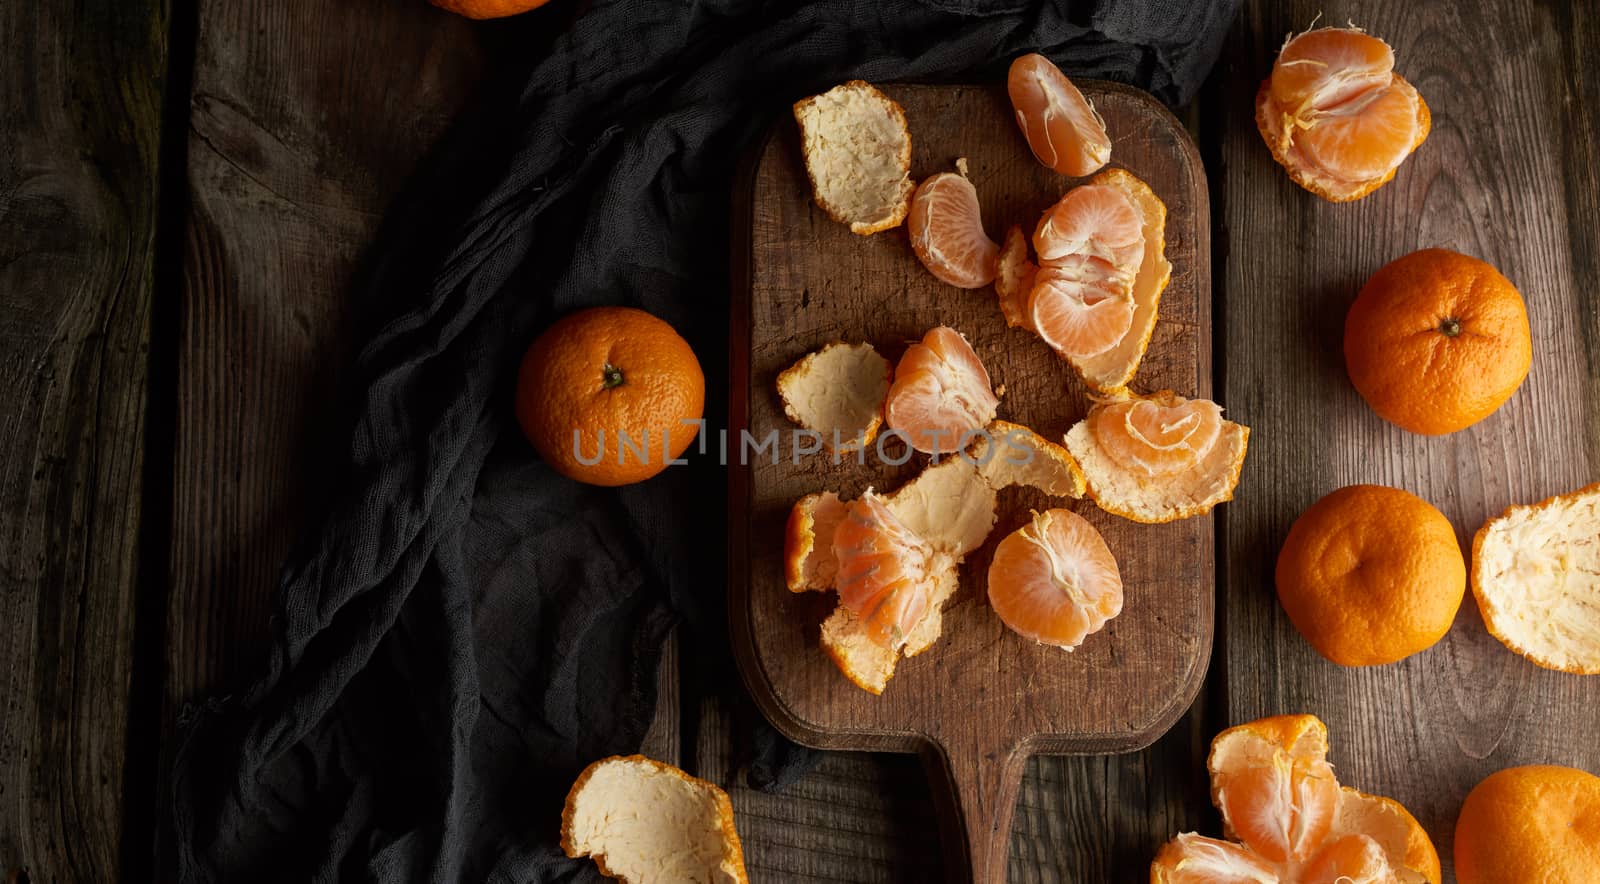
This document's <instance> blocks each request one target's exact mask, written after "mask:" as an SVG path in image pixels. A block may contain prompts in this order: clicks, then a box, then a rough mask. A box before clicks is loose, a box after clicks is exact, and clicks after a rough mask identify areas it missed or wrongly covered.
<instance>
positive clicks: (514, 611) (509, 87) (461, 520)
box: [168, 0, 1236, 882]
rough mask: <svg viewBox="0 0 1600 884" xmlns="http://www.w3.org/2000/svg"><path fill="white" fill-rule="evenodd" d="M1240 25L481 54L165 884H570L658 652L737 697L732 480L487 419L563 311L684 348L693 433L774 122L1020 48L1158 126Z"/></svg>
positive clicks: (1210, 13)
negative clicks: (566, 830) (689, 357)
mask: <svg viewBox="0 0 1600 884" xmlns="http://www.w3.org/2000/svg"><path fill="white" fill-rule="evenodd" d="M1235 5H1236V0H1225V2H1219V3H1216V4H1213V5H1208V4H1205V3H1189V2H1185V0H1093V2H1089V0H1085V2H1077V3H1048V2H1044V3H1039V2H1026V0H1010V2H1000V3H980V2H976V0H921V2H919V0H860V2H812V3H798V2H755V0H698V2H687V0H685V2H660V0H596V2H594V3H592V4H590V5H588V6H587V7H584V8H579V9H578V10H577V13H578V14H577V16H576V18H574V19H573V21H572V22H571V24H570V27H568V29H567V30H566V32H565V33H563V34H562V35H560V36H559V37H556V38H555V39H554V40H552V41H548V46H547V47H535V48H529V47H519V46H517V45H515V44H514V43H513V44H510V45H502V47H501V49H502V51H503V52H508V53H511V54H512V55H513V56H515V55H516V54H517V53H518V52H521V53H523V55H522V56H521V58H522V59H523V61H522V62H521V66H522V70H521V79H517V80H516V81H515V82H514V83H510V84H507V83H505V82H504V79H505V78H501V82H500V83H499V85H498V92H496V91H495V90H494V88H493V87H491V89H490V92H491V94H492V95H495V96H498V97H496V98H490V99H487V100H485V102H483V103H482V104H480V105H479V106H478V107H477V109H476V111H475V112H473V113H472V114H469V115H468V119H467V120H465V121H464V122H463V123H462V124H461V125H460V126H459V127H458V129H457V131H456V132H455V134H454V135H453V136H452V137H450V138H448V139H447V140H446V144H445V146H444V147H443V148H442V149H441V151H440V152H439V154H438V155H437V156H436V157H434V158H433V159H432V160H431V161H430V162H429V163H427V164H426V167H425V168H424V170H423V171H422V172H421V173H419V176H418V181H417V184H416V186H415V188H414V190H413V194H412V196H411V197H410V198H409V199H408V200H406V201H403V202H402V203H401V204H400V205H399V206H397V207H396V208H395V210H394V211H393V212H392V213H391V216H390V219H389V221H388V222H387V223H386V225H385V230H384V232H383V235H382V237H381V238H380V247H379V249H378V251H377V253H376V257H375V260H374V262H373V264H372V270H371V272H370V274H368V277H367V280H366V282H365V284H364V285H363V286H361V294H362V296H363V297H364V299H365V300H364V302H363V309H364V310H366V312H367V313H368V315H369V316H370V317H371V319H370V323H371V329H370V332H369V334H368V336H367V338H366V344H365V346H364V347H363V349H362V350H361V351H360V353H359V356H358V358H357V359H356V363H355V368H354V372H353V374H354V378H355V384H354V387H353V389H352V391H351V393H350V399H349V409H350V410H349V413H350V414H352V415H353V417H354V420H353V425H352V426H351V427H350V429H349V432H348V435H347V437H345V438H344V439H343V441H342V442H341V443H340V444H339V445H337V446H333V449H334V450H331V451H330V452H329V453H328V457H329V459H330V468H329V470H328V475H329V476H330V479H329V481H328V484H327V489H326V490H327V494H326V496H327V500H328V503H327V506H326V508H325V509H324V511H322V512H321V513H319V514H318V515H317V517H316V518H315V519H313V520H312V523H311V524H310V525H308V531H307V533H306V535H305V538H304V540H303V541H302V542H301V544H300V545H299V546H298V548H297V549H296V551H295V552H294V553H293V554H292V556H291V558H290V560H289V561H288V563H287V564H286V565H285V568H284V571H283V576H282V581H281V586H280V589H279V592H278V597H277V610H276V613H275V615H274V622H273V631H272V643H271V652H270V660H269V662H268V664H267V667H266V671H265V673H264V674H263V676H262V677H261V678H260V679H259V680H258V681H257V682H256V683H255V684H254V685H253V686H251V687H249V688H248V690H246V691H244V692H243V693H241V694H240V695H238V696H236V697H233V698H230V699H227V700H219V701H214V702H212V703H210V704H207V705H205V706H203V707H202V708H199V709H195V710H190V712H189V713H188V714H187V715H186V721H185V723H184V724H185V727H184V732H183V738H182V741H181V744H180V746H179V749H178V752H177V754H176V757H175V759H174V761H173V767H172V773H171V776H170V778H169V781H168V785H169V788H170V798H171V806H170V808H169V809H170V811H171V821H170V822H171V824H172V833H173V839H174V843H173V848H174V850H173V853H174V854H175V858H176V862H177V871H178V874H179V877H180V878H181V879H182V880H184V881H229V882H240V881H297V880H318V881H332V880H340V881H344V880H349V881H367V880H371V881H382V882H411V881H434V882H455V881H495V882H513V881H516V882H527V881H571V880H580V879H582V880H590V879H592V878H594V877H595V872H594V871H593V867H592V864H591V863H588V862H587V861H585V862H575V861H572V860H568V859H566V858H565V857H564V856H563V855H562V854H561V852H560V849H559V848H558V847H557V843H556V842H557V826H558V815H559V810H560V805H561V799H562V797H563V796H564V794H565V791H566V789H567V787H568V786H569V785H570V783H571V781H572V779H573V778H574V776H575V775H576V774H577V772H578V770H579V769H580V768H581V767H582V766H583V765H584V764H586V763H587V762H589V761H591V760H594V759H596V758H599V757H602V756H605V755H610V754H615V753H624V752H630V751H633V750H635V749H636V748H637V747H638V745H639V743H640V740H641V738H642V736H643V734H644V731H645V728H646V726H647V724H648V722H649V720H650V717H651V715H652V712H653V709H654V704H655V684H656V675H657V669H658V664H659V660H660V648H661V643H662V641H663V637H664V635H665V634H666V633H667V632H668V630H669V629H670V628H671V627H672V626H673V625H674V624H675V623H679V622H682V623H683V624H684V628H685V635H686V637H687V640H686V641H685V642H684V643H683V646H684V647H685V649H686V653H685V655H684V656H685V657H686V658H687V659H686V663H687V668H688V670H689V675H688V677H689V678H693V679H697V680H699V682H698V683H707V684H720V685H725V686H727V687H726V690H728V691H729V692H730V693H731V694H734V695H737V694H738V692H739V690H740V689H739V688H738V687H737V686H736V685H737V678H736V677H735V676H734V675H733V673H732V672H731V663H730V662H729V661H730V657H729V653H728V650H727V639H726V634H725V627H724V620H723V598H724V593H725V591H726V584H725V576H724V571H725V565H724V557H725V544H724V538H725V536H726V532H725V530H724V525H725V522H726V515H725V508H724V501H725V499H726V480H725V474H724V472H723V470H722V468H721V467H720V466H719V465H717V464H716V463H714V462H712V459H711V458H709V457H696V458H693V459H692V462H691V463H690V464H689V465H688V466H683V467H674V468H672V469H669V470H668V471H667V472H666V473H664V474H662V475H661V476H658V477H657V478H655V479H652V480H650V481H648V482H645V483H642V484H639V485H635V486H632V487H626V488H620V489H599V488H591V487H586V486H582V485H578V484H576V483H573V482H571V481H568V480H566V479H563V478H561V477H560V476H558V475H556V474H555V473H554V472H552V471H551V470H549V469H547V468H546V467H545V466H544V465H543V464H542V463H540V462H539V460H538V459H537V457H536V456H535V455H534V453H533V452H532V449H531V448H530V447H529V446H528V445H527V443H526V442H525V441H524V440H523V439H522V437H521V435H520V433H519V432H518V431H517V429H516V425H515V421H514V418H513V417H512V408H511V398H512V390H513V388H514V379H515V375H516V366H517V364H518V361H519V359H520V357H521V355H522V353H523V351H524V349H525V348H526V347H527V345H528V343H529V342H530V341H531V340H532V339H533V337H534V336H535V335H536V334H537V333H538V332H539V331H540V330H541V329H542V328H544V327H545V326H547V325H548V324H549V323H550V322H551V321H553V320H554V319H555V318H556V317H558V316H560V315H562V314H563V313H566V312H569V311H571V310H573V309H575V308H578V307H582V306H588V305H594V304H627V305H632V306H637V307H641V308H643V309H646V310H649V311H650V312H652V313H654V314H656V315H657V316H660V317H662V318H663V319H665V320H667V321H668V322H670V323H672V325H674V326H675V327H676V328H678V329H679V330H680V331H681V332H682V333H683V334H684V335H685V337H687V338H688V339H689V341H690V343H691V344H692V345H693V346H694V347H695V350H696V352H697V353H698V354H699V356H700V360H701V363H702V365H703V366H704V368H705V369H706V372H707V384H708V386H707V401H708V403H709V404H708V411H707V418H708V419H709V421H710V422H711V426H712V427H713V428H715V427H718V426H719V425H722V424H720V421H721V420H722V417H723V414H724V412H725V404H724V403H725V400H726V395H727V386H726V368H725V364H726V352H727V303H728V274H727V266H728V260H727V255H728V243H729V236H730V230H729V226H728V225H729V222H728V211H727V208H728V206H729V203H730V193H729V190H730V187H731V183H732V176H733V170H734V168H735V166H736V161H737V159H738V157H739V156H740V154H741V151H742V150H744V149H745V148H746V147H747V146H748V145H749V144H750V143H751V142H752V139H753V136H755V135H756V134H758V133H759V132H761V131H762V130H763V129H764V128H765V127H767V126H769V125H771V124H772V123H773V122H774V121H777V120H781V119H785V118H787V116H788V113H789V105H790V103H791V102H793V101H794V100H795V99H797V98H800V97H802V96H804V95H807V94H811V93H815V92H818V91H821V90H823V89H826V88H828V87H830V86H832V85H834V84H836V83H838V82H841V81H843V80H846V79H851V78H856V77H860V78H864V79H867V80H872V81H878V82H888V81H896V80H923V81H929V80H934V81H937V80H945V81H951V80H964V81H976V80H985V79H989V80H999V79H1000V78H1002V77H1003V76H1004V73H1005V70H1006V67H1007V65H1008V64H1009V63H1010V61H1011V59H1013V58H1014V57H1016V56H1017V55H1020V54H1022V53H1024V52H1030V51H1041V52H1044V53H1045V54H1047V55H1049V56H1050V57H1051V58H1053V59H1055V60H1056V61H1057V62H1059V63H1060V64H1061V65H1062V67H1063V69H1064V70H1066V71H1067V73H1068V74H1070V75H1074V76H1079V75H1081V76H1086V77H1106V78H1110V79H1114V80H1121V81H1124V82H1128V83H1132V84H1135V85H1139V86H1143V87H1144V88H1146V89H1149V90H1150V91H1152V92H1154V93H1155V94H1156V95H1157V96H1159V97H1161V98H1162V99H1164V100H1166V101H1168V102H1169V103H1174V104H1177V103H1183V102H1185V101H1187V100H1188V99H1189V98H1190V97H1191V96H1192V95H1193V94H1194V92H1195V90H1196V89H1197V88H1198V86H1199V84H1200V82H1201V80H1202V79H1203V78H1204V76H1205V74H1206V72H1207V71H1208V69H1209V68H1210V66H1211V64H1212V63H1213V61H1214V60H1215V58H1216V56H1217V52H1218V49H1219V46H1220V43H1221V39H1222V36H1223V32H1224V30H1225V29H1226V27H1227V24H1228V22H1229V20H1230V19H1231V18H1232V16H1233V13H1234V9H1235ZM541 17H542V20H541ZM523 21H524V22H533V23H534V24H532V25H529V24H523V25H521V27H533V26H544V27H557V26H560V25H561V24H562V22H561V21H560V20H559V19H557V18H555V17H552V16H550V15H547V14H546V13H545V12H540V13H534V14H532V15H530V16H526V17H524V19H523ZM487 27H488V28H490V29H493V28H507V27H515V26H514V25H510V24H505V23H502V24H496V25H490V26H487ZM371 100H373V101H403V100H404V97H403V96H395V95H374V96H372V98H371ZM783 124H784V125H790V123H787V122H785V123H783ZM1018 149H1019V150H1023V149H1025V148H1024V147H1023V146H1022V143H1021V140H1020V138H1019V141H1018ZM885 235H890V236H893V235H895V234H892V233H891V234H885ZM755 718H756V719H757V722H758V726H757V727H756V728H755V729H754V730H755V731H756V732H755V733H754V734H753V735H752V736H750V737H749V739H748V742H749V744H750V751H751V757H750V759H749V765H750V776H751V777H752V779H753V780H755V781H756V782H757V783H758V784H769V785H770V784H774V783H781V782H782V781H783V779H784V778H785V777H786V775H791V774H793V773H794V772H795V771H796V770H797V769H800V768H802V767H803V765H804V760H805V758H806V757H807V755H808V753H806V752H805V751H803V750H799V749H797V747H793V746H790V745H789V744H787V743H786V742H784V741H782V740H780V739H778V738H776V737H775V736H774V735H773V734H772V733H771V732H770V731H763V729H762V728H760V727H759V717H758V716H756V717H755Z"/></svg>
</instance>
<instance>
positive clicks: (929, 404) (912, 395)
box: [884, 326, 1000, 453]
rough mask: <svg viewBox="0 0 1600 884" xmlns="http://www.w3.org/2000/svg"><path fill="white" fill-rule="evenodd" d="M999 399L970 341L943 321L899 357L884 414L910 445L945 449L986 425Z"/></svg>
mask: <svg viewBox="0 0 1600 884" xmlns="http://www.w3.org/2000/svg"><path fill="white" fill-rule="evenodd" d="M999 404H1000V398H999V397H998V396H996V395H995V394H994V390H993V388H992V387H991V385H990V381H989V372H988V371H986V370H985V369H984V367H983V363H982V362H981V361H980V360H979V359H978V354H977V353H975V352H974V351H973V349H972V345H971V344H968V343H967V339H966V338H964V337H962V336H961V334H960V333H959V332H957V331H955V330H954V329H951V328H948V327H946V326H939V327H937V328H934V329H932V330H930V331H929V332H928V333H927V334H926V335H924V336H923V338H922V341H921V342H919V343H915V344H912V345H911V346H910V347H908V348H906V352H905V355H904V356H902V357H900V364H899V365H897V366H896V367H895V372H894V383H893V384H892V385H890V387H889V397H888V399H887V400H886V401H885V405H884V414H885V419H886V421H887V423H888V424H889V426H890V428H892V429H895V430H898V431H900V432H901V433H904V434H905V436H906V437H907V439H909V441H910V444H911V447H912V448H915V449H916V450H918V451H922V452H925V453H932V452H934V451H936V450H937V451H939V452H941V453H946V452H952V451H956V450H957V449H959V448H960V447H962V446H963V445H965V444H967V443H968V442H970V441H971V440H970V439H968V438H966V437H967V435H968V434H969V433H972V432H974V431H977V430H981V429H982V428H983V427H985V426H988V424H989V421H991V420H993V419H994V415H995V410H996V408H997V407H998V406H999Z"/></svg>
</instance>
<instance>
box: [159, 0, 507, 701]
mask: <svg viewBox="0 0 1600 884" xmlns="http://www.w3.org/2000/svg"><path fill="white" fill-rule="evenodd" d="M199 22H200V24H199V34H198V47H197V49H196V52H195V69H194V86H193V93H192V95H191V96H189V157H188V180H189V190H190V206H191V208H190V212H189V217H188V224H187V236H186V243H187V249H186V253H185V256H184V273H183V279H184V286H183V292H182V297H183V308H184V309H183V320H182V327H181V329H180V337H179V341H178V366H177V372H178V376H177V384H178V399H177V402H178V405H177V434H176V448H175V451H174V455H173V456H174V462H175V465H174V469H173V479H172V483H173V491H172V495H173V504H172V506H173V519H172V521H173V524H172V535H171V581H172V588H171V596H170V602H169V609H168V610H169V617H168V623H167V639H168V640H167V649H168V655H167V699H168V702H169V703H170V704H172V705H173V707H174V708H176V707H177V706H178V705H181V704H182V703H184V702H187V701H190V700H193V699H195V698H196V697H197V696H201V695H203V694H206V693H209V692H213V691H219V690H223V689H225V688H230V687H233V688H237V687H240V686H241V685H242V684H243V683H244V682H245V681H246V680H247V679H249V678H251V677H253V676H254V675H255V674H256V673H257V671H258V667H259V665H260V664H261V662H262V659H263V658H262V652H263V648H264V641H265V638H266V634H267V633H266V629H267V615H268V612H269V610H270V599H271V595H272V591H273V589H274V588H275V587H276V584H277V578H278V571H279V568H280V566H281V565H282V562H283V557H284V555H285V553H286V552H287V551H288V548H289V545H290V544H291V543H292V542H294V540H295V539H296V536H297V532H299V531H300V530H301V529H302V527H303V525H304V515H305V514H307V513H310V512H313V511H315V509H316V500H315V494H316V492H315V489H316V488H317V487H318V484H319V483H318V481H317V476H316V473H315V470H316V469H317V468H318V464H319V463H320V462H322V460H323V459H322V458H319V457H318V456H317V454H316V447H317V446H323V445H330V444H335V443H334V439H333V437H332V433H333V431H334V429H335V428H337V427H338V426H339V424H338V420H337V415H335V414H334V413H333V407H334V404H335V396H336V395H337V392H338V389H339V373H340V369H341V368H342V367H343V366H344V364H345V362H346V357H347V355H348V350H349V348H350V346H352V344H353V342H352V341H351V340H350V328H349V324H348V323H349V321H350V319H351V314H352V310H353V305H352V303H351V299H350V295H351V290H352V286H351V280H352V278H353V277H354V276H355V274H356V272H357V269H358V267H359V266H360V261H361V259H362V257H363V251H364V250H365V249H366V247H367V246H368V245H369V244H370V242H371V241H372V239H373V235H374V232H375V231H376V229H377V227H378V223H379V221H380V220H381V213H382V211H383V210H384V208H385V207H386V206H387V205H388V204H389V203H390V202H391V201H392V200H393V199H394V197H395V195H396V194H397V193H398V192H399V191H400V189H401V187H402V186H403V184H404V183H405V180H406V176H407V175H408V174H410V172H411V171H412V169H413V168H414V167H415V165H416V163H417V161H418V159H419V158H420V157H421V156H422V155H423V153H424V151H426V149H427V148H428V147H429V146H430V145H431V144H433V142H434V141H435V140H436V139H437V138H438V137H439V136H440V135H441V134H442V133H443V132H444V130H445V129H446V127H447V126H448V125H449V123H450V121H451V119H452V118H453V117H454V116H455V114H456V113H457V111H458V110H459V109H460V107H461V105H462V103H463V101H464V100H465V96H466V95H467V93H468V91H469V89H470V87H471V86H472V84H473V83H474V82H475V80H476V72H477V71H478V69H479V67H480V63H481V60H480V54H479V51H478V48H477V42H476V40H475V38H474V37H473V34H472V32H471V30H470V28H469V26H468V25H467V23H466V22H465V21H463V20H462V19H460V18H457V17H456V16H452V15H448V14H446V13H444V12H441V11H439V10H437V9H434V8H433V7H431V6H428V5H426V4H425V3H420V2H418V3H391V2H385V0H351V2H340V3H333V4H329V3H320V2H316V0H287V2H282V3H232V2H221V0H201V2H200V19H199Z"/></svg>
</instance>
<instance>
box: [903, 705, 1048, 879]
mask: <svg viewBox="0 0 1600 884" xmlns="http://www.w3.org/2000/svg"><path fill="white" fill-rule="evenodd" d="M980 726H981V725H980ZM985 736H987V735H985V734H974V735H973V737H974V739H972V740H970V741H962V742H960V743H956V744H955V745H950V746H947V745H945V744H943V743H930V744H928V746H927V748H925V749H924V750H923V752H922V760H923V764H924V765H925V766H926V767H927V769H928V779H929V781H930V782H931V784H932V786H933V795H934V801H935V803H936V804H937V806H938V811H939V834H940V837H941V840H942V841H943V843H944V845H945V856H946V863H947V866H948V868H949V869H950V875H949V878H950V881H951V882H952V884H1005V880H1006V859H1007V856H1008V855H1009V853H1010V850H1011V816H1012V814H1013V813H1014V812H1015V811H1016V809H1017V790H1018V789H1019V788H1020V787H1021V786H1022V771H1023V768H1024V767H1026V766H1027V763H1028V755H1029V753H1028V751H1027V750H1026V749H1025V748H1024V747H1022V746H1020V745H1016V746H1003V747H1001V746H993V745H986V744H985V740H984V737H985Z"/></svg>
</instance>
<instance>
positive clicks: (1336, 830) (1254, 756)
mask: <svg viewBox="0 0 1600 884" xmlns="http://www.w3.org/2000/svg"><path fill="white" fill-rule="evenodd" d="M1327 755H1328V729H1327V727H1326V726H1325V725H1323V723H1322V722H1321V721H1320V720H1318V719H1317V718H1316V717H1315V716H1312V715H1279V716H1274V717H1272V718H1263V719H1261V720H1259V721H1253V722H1250V723H1249V724H1242V725H1239V726H1238V727H1232V728H1229V729H1227V730H1225V731H1223V732H1222V733H1220V734H1218V735H1217V738H1216V739H1215V740H1212V741H1211V755H1210V757H1209V759H1208V760H1207V762H1206V767H1207V768H1208V769H1209V771H1210V773H1211V800H1212V803H1214V804H1215V805H1216V806H1217V809H1218V810H1220V811H1222V827H1223V832H1224V833H1225V834H1226V835H1227V837H1228V839H1229V840H1226V841H1224V840H1219V839H1216V838H1205V837H1202V836H1200V835H1197V834H1195V833H1192V832H1190V833H1187V834H1182V835H1179V836H1177V837H1176V838H1174V839H1172V840H1171V841H1169V842H1167V844H1166V845H1165V846H1164V847H1162V848H1161V851H1160V852H1159V853H1157V854H1156V858H1155V862H1153V863H1152V864H1151V865H1150V881H1151V884H1341V882H1349V884H1356V882H1360V884H1421V882H1430V884H1439V875H1440V871H1439V854H1438V853H1437V852H1436V851H1435V850H1434V847H1433V842H1432V841H1431V840H1429V838H1428V833H1427V832H1426V831H1424V830H1423V828H1422V826H1421V825H1419V824H1418V823H1417V821H1416V819H1415V818H1413V817H1412V816H1411V814H1410V813H1409V812H1408V811H1407V810H1406V809H1405V808H1404V807H1402V806H1400V805H1399V804H1398V803H1396V802H1394V801H1392V800H1390V799H1388V798H1381V797H1378V796H1375V795H1367V794H1364V793H1362V792H1358V791H1356V790H1355V789H1352V788H1350V787H1348V786H1341V785H1339V780H1338V778H1336V777H1335V776H1334V773H1333V766H1332V765H1330V764H1329V763H1328V761H1327Z"/></svg>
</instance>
